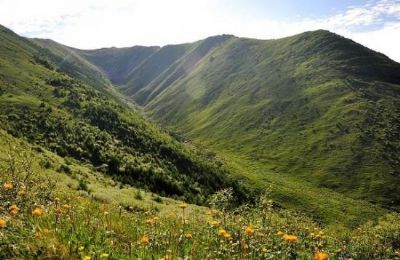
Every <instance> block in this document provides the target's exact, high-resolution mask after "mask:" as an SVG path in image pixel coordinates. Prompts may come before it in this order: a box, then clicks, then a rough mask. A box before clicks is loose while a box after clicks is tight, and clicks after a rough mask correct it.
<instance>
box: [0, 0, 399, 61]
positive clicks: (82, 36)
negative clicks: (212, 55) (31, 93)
mask: <svg viewBox="0 0 400 260" xmlns="http://www.w3.org/2000/svg"><path fill="white" fill-rule="evenodd" d="M0 24H2V25H3V26H6V27H8V28H10V29H12V30H14V31H15V32H16V33H18V34H20V35H23V36H26V37H37V38H49V39H53V40H55V41H57V42H60V43H63V44H66V45H68V46H72V47H76V48H81V49H95V48H101V47H127V46H133V45H145V46H150V45H159V46H163V45H166V44H177V43H184V42H192V41H196V40H200V39H203V38H206V37H208V36H212V35H217V34H224V33H225V34H234V35H236V36H240V37H250V38H258V39H276V38H281V37H285V36H290V35H294V34H297V33H301V32H304V31H310V30H317V29H326V30H330V31H332V32H335V33H338V34H341V35H343V36H345V37H348V38H351V39H353V40H355V41H357V42H359V43H361V44H363V45H365V46H367V47H369V48H371V49H374V50H376V51H379V52H382V53H384V54H386V55H387V56H389V57H390V58H392V59H394V60H396V61H398V62H400V0H368V1H360V0H308V1H301V0H278V1H277V0H112V1H111V0H35V1H32V0H0Z"/></svg>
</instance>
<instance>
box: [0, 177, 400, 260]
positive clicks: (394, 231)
mask: <svg viewBox="0 0 400 260" xmlns="http://www.w3.org/2000/svg"><path fill="white" fill-rule="evenodd" d="M8 183H10V182H8ZM4 184H5V183H3V187H2V192H1V193H2V196H4V195H10V194H14V193H16V194H18V193H19V192H17V191H16V190H13V189H7V188H5V185H4ZM64 196H65V197H61V198H58V197H54V198H53V199H52V200H49V201H47V202H46V203H44V205H35V204H31V205H29V204H27V203H25V201H24V199H23V198H21V197H18V195H17V196H16V197H15V198H14V200H11V201H9V203H10V204H11V205H7V206H6V205H4V204H3V203H2V204H3V205H2V206H3V208H2V210H1V213H0V216H1V220H0V226H1V229H0V235H1V238H2V239H1V242H0V248H1V251H0V252H1V253H0V257H1V258H30V257H38V258H54V257H56V258H68V259H71V258H72V259H105V258H109V259H127V258H131V259H138V258H141V259H177V258H182V259H184V258H189V259H271V258H272V259H296V258H297V259H312V258H314V259H327V257H328V256H329V257H330V258H331V259H351V258H353V259H395V258H396V257H398V256H399V251H398V250H399V248H398V245H399V241H400V232H399V230H400V226H399V223H400V222H399V220H400V217H399V216H398V215H389V216H387V217H386V218H385V219H382V220H381V221H380V222H379V223H378V224H372V223H370V224H367V225H364V226H362V227H360V228H358V229H357V230H355V231H353V232H352V233H351V234H348V235H347V236H346V237H343V238H341V239H338V238H336V237H335V236H334V234H330V233H326V231H325V230H323V229H321V228H320V227H319V226H318V225H316V224H315V223H312V222H311V221H310V220H309V219H307V218H305V217H301V216H296V215H293V214H291V213H289V212H286V211H276V210H273V209H272V208H270V207H269V206H268V205H269V204H268V203H267V204H265V203H260V204H259V205H258V207H257V208H252V209H251V208H246V207H242V208H240V209H238V210H237V211H226V210H224V209H223V208H220V209H218V208H215V209H213V210H208V211H207V212H206V214H204V213H205V212H204V210H193V211H191V212H190V213H189V212H187V210H188V209H190V207H191V206H190V205H187V204H184V203H183V204H180V205H178V206H177V207H176V209H175V210H171V211H169V212H167V213H164V214H161V213H158V212H157V210H155V209H150V210H145V209H142V208H122V207H121V206H118V205H115V204H112V203H111V204H102V203H99V202H96V201H93V200H90V199H88V198H85V197H82V196H73V195H66V194H64ZM264 202H265V201H264ZM13 205H15V206H13ZM15 208H18V210H17V211H16V212H15ZM13 210H14V211H13ZM239 213H240V214H239ZM318 257H320V258H318Z"/></svg>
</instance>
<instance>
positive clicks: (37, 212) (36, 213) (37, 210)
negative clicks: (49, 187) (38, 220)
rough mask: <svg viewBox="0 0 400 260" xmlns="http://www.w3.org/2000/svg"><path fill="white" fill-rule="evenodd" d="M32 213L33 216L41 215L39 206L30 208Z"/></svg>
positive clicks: (41, 211)
mask: <svg viewBox="0 0 400 260" xmlns="http://www.w3.org/2000/svg"><path fill="white" fill-rule="evenodd" d="M32 215H33V216H35V217H40V216H41V215H43V210H42V209H41V208H39V207H36V208H34V209H33V210H32Z"/></svg>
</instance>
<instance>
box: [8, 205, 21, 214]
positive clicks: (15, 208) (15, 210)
mask: <svg viewBox="0 0 400 260" xmlns="http://www.w3.org/2000/svg"><path fill="white" fill-rule="evenodd" d="M8 210H9V212H10V214H11V215H12V216H15V215H17V214H18V211H19V208H18V206H17V205H15V204H13V205H11V206H10V207H9V208H8Z"/></svg>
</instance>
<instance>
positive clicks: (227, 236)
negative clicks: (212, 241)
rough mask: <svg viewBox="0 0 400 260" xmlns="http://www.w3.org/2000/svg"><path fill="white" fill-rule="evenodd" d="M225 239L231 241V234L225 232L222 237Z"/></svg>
mask: <svg viewBox="0 0 400 260" xmlns="http://www.w3.org/2000/svg"><path fill="white" fill-rule="evenodd" d="M223 236H224V238H225V239H227V240H230V239H232V236H231V234H229V233H228V232H225V234H224V235H223Z"/></svg>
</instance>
